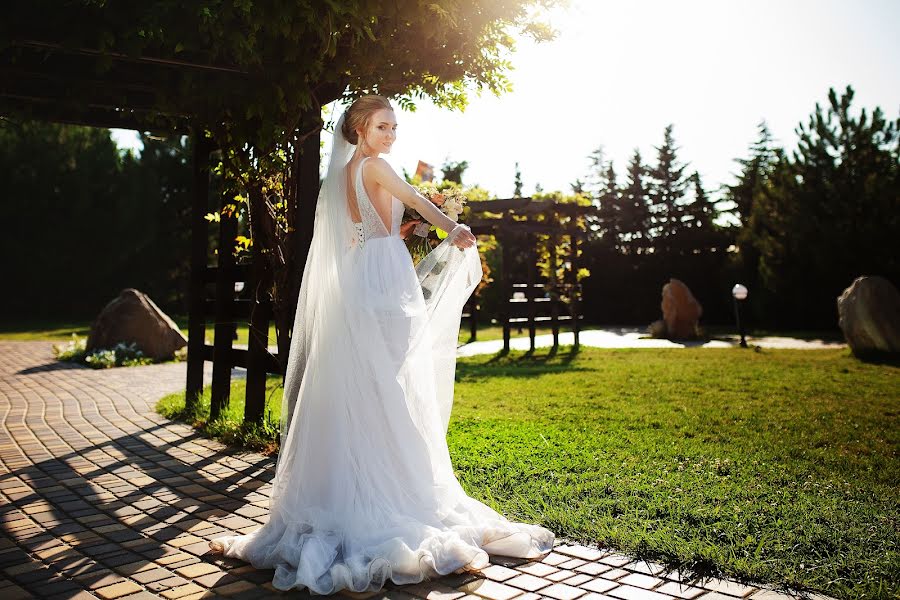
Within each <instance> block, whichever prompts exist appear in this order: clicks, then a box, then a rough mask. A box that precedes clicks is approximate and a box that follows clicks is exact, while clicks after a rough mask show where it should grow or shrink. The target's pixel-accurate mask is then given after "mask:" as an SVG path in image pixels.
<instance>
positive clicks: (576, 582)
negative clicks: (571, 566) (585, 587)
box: [561, 573, 593, 585]
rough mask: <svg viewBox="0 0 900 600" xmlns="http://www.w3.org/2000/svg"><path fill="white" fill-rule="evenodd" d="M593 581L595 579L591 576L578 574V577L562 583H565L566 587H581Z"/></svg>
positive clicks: (575, 576)
mask: <svg viewBox="0 0 900 600" xmlns="http://www.w3.org/2000/svg"><path fill="white" fill-rule="evenodd" d="M591 579H593V577H591V576H590V575H585V574H584V573H578V574H576V575H573V576H572V577H569V578H568V579H563V580H562V582H561V583H564V584H566V585H581V584H582V583H584V582H586V581H590V580H591Z"/></svg>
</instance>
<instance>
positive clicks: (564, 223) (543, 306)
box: [467, 198, 598, 352]
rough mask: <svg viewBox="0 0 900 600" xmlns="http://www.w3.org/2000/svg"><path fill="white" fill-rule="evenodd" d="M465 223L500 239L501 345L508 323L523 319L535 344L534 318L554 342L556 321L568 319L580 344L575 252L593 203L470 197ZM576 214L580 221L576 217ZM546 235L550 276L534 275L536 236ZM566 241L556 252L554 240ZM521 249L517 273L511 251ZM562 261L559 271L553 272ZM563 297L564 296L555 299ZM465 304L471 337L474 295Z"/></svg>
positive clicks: (473, 332)
mask: <svg viewBox="0 0 900 600" xmlns="http://www.w3.org/2000/svg"><path fill="white" fill-rule="evenodd" d="M468 207H469V220H468V221H467V223H468V224H469V226H470V227H471V228H472V232H473V233H475V234H477V235H493V236H494V237H495V238H496V239H497V241H498V242H499V244H500V251H501V267H500V275H499V278H498V279H499V285H500V290H501V291H500V297H501V305H500V314H499V318H500V322H501V324H502V326H503V349H504V351H506V352H508V351H509V347H510V344H509V340H510V334H511V329H512V326H513V325H514V324H516V325H521V324H527V325H528V336H529V339H530V342H531V344H530V347H531V350H532V351H534V349H535V339H534V338H535V335H536V331H535V330H536V327H537V324H538V323H549V324H550V327H551V330H552V333H553V347H554V348H556V347H558V346H559V327H560V323H561V322H570V323H571V326H572V332H573V335H574V338H575V341H574V346H575V347H576V348H577V347H578V345H579V339H578V338H579V331H580V320H581V317H582V315H581V310H580V301H581V284H580V283H579V282H578V268H579V267H578V265H579V261H578V252H579V248H580V246H581V245H582V244H583V242H584V239H585V237H586V236H587V233H588V231H587V227H586V225H587V222H586V221H587V219H591V218H593V219H596V218H597V217H598V213H597V209H596V208H595V207H593V206H581V205H578V204H571V203H557V202H551V201H547V200H535V199H532V198H508V199H504V200H488V201H482V202H471V203H469V205H468ZM579 219H580V221H579ZM538 236H548V237H549V243H548V247H549V257H548V260H549V272H550V277H549V278H547V279H546V280H545V281H538V273H537V254H536V247H537V239H538ZM563 241H567V242H568V244H567V248H568V252H567V253H566V256H557V245H558V242H563ZM523 253H524V254H526V259H525V261H524V262H525V267H526V268H525V271H526V272H525V276H524V277H521V276H520V277H519V279H517V278H516V277H515V274H514V273H513V272H512V269H511V265H512V261H513V257H514V256H516V255H521V254H523ZM560 261H562V267H563V268H562V269H561V270H562V276H561V277H559V276H557V271H558V270H559V269H558V266H559V265H560ZM523 279H524V281H523ZM562 297H567V298H568V302H562V301H560V298H562ZM475 302H476V303H475V304H474V305H472V307H471V308H470V309H469V314H470V317H471V321H470V326H471V338H472V339H473V340H474V339H475V336H476V327H477V324H476V320H477V319H476V318H475V314H476V313H477V300H476V301H475Z"/></svg>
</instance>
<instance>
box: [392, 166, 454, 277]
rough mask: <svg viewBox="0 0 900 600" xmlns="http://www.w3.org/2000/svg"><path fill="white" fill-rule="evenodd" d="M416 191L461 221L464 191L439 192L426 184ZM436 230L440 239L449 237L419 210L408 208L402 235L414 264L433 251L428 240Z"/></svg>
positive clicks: (452, 189) (447, 190)
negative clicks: (432, 231)
mask: <svg viewBox="0 0 900 600" xmlns="http://www.w3.org/2000/svg"><path fill="white" fill-rule="evenodd" d="M415 187H416V190H417V191H418V192H419V193H420V194H422V195H423V196H425V197H426V198H428V200H430V201H431V203H432V204H434V205H435V206H437V207H438V208H440V209H441V212H443V213H444V214H445V215H447V216H448V217H450V218H451V219H453V220H454V221H456V220H458V219H459V215H461V214H462V211H463V207H464V206H465V204H466V196H465V194H463V192H462V190H460V189H459V188H455V187H450V188H445V189H443V190H439V189H438V188H437V187H436V186H435V185H434V184H431V183H425V184H422V185H418V186H415ZM432 229H433V230H435V233H436V234H437V238H438V239H441V240H442V239H444V238H445V237H447V233H448V232H446V231H442V230H440V229H438V228H437V227H434V226H433V225H432V224H431V223H429V222H428V221H426V220H425V219H424V218H422V215H420V214H419V212H418V211H417V210H415V209H414V208H411V207H406V211H405V212H404V214H403V220H402V221H401V222H400V235H401V237H403V239H404V241H405V242H406V247H407V248H409V253H410V254H411V255H412V257H413V262H419V261H420V260H421V259H422V257H424V256H425V255H426V254H428V253H429V252H430V251H431V248H432V245H431V241H430V240H429V239H428V236H429V233H430V232H431V230H432Z"/></svg>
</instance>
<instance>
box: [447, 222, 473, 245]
mask: <svg viewBox="0 0 900 600" xmlns="http://www.w3.org/2000/svg"><path fill="white" fill-rule="evenodd" d="M457 228H458V229H459V231H457V232H456V233H455V234H453V235H454V237H453V240H452V241H451V242H450V243H452V244H453V245H454V246H456V247H457V248H459V249H460V250H463V249H465V248H469V247H470V246H474V245H475V234H473V233H472V230H471V229H469V227H468V225H463V224H460V225H457Z"/></svg>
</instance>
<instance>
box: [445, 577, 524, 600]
mask: <svg viewBox="0 0 900 600" xmlns="http://www.w3.org/2000/svg"><path fill="white" fill-rule="evenodd" d="M459 590H460V591H462V592H466V593H469V594H476V595H478V596H481V597H483V598H487V599H488V600H509V599H510V598H515V597H516V596H520V595H521V594H522V590H520V589H519V588H515V587H512V586H510V585H506V584H503V583H497V582H496V581H491V580H490V579H478V580H476V581H472V582H470V583H467V584H465V585H463V586H461V587H460V588H459Z"/></svg>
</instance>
